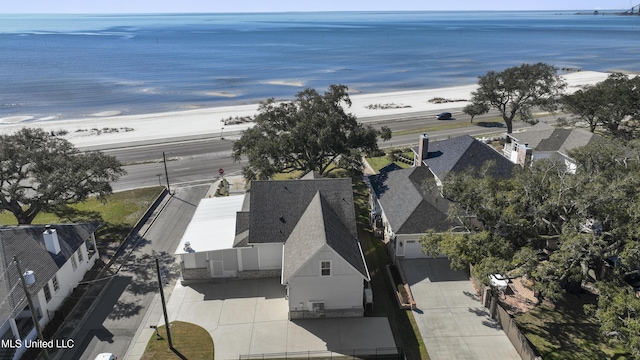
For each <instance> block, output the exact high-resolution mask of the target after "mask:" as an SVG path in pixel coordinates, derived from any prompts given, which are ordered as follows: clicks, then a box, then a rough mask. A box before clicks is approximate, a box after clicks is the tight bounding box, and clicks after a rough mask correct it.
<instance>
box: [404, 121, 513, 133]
mask: <svg viewBox="0 0 640 360" xmlns="http://www.w3.org/2000/svg"><path fill="white" fill-rule="evenodd" d="M481 123H485V124H486V123H499V124H504V121H503V120H502V118H491V119H483V120H482V121H481ZM472 126H480V125H478V122H473V123H472V122H466V121H465V122H454V123H445V124H442V125H433V126H425V127H422V128H415V129H408V130H402V131H394V132H393V135H394V136H400V135H411V134H422V133H430V132H433V131H442V130H451V129H461V128H466V127H472Z"/></svg>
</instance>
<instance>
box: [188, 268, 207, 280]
mask: <svg viewBox="0 0 640 360" xmlns="http://www.w3.org/2000/svg"><path fill="white" fill-rule="evenodd" d="M182 278H183V279H184V280H204V279H210V278H211V273H210V272H209V269H208V268H196V269H184V268H183V269H182Z"/></svg>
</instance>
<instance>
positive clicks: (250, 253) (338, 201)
mask: <svg viewBox="0 0 640 360" xmlns="http://www.w3.org/2000/svg"><path fill="white" fill-rule="evenodd" d="M232 198H235V199H232ZM217 204H220V206H219V214H218V215H216V216H215V219H217V220H216V221H217V222H216V223H215V224H214V223H211V226H207V225H206V223H207V222H208V220H206V219H204V216H201V215H200V214H199V213H201V212H203V211H205V209H206V208H207V207H209V206H210V207H217V206H218V205H217ZM223 204H226V205H224V206H227V205H228V206H229V207H228V209H227V210H223V209H222V208H221V207H222V206H223ZM201 207H202V210H201ZM224 212H226V214H227V215H223V213H224ZM230 213H231V214H233V215H234V216H235V219H233V217H232V216H230V215H229V214H230ZM209 221H210V220H209ZM198 223H200V224H198ZM196 229H208V231H206V230H200V231H197V230H196ZM218 229H221V230H220V231H218ZM230 229H235V231H234V233H235V236H231V233H230ZM187 242H188V243H189V244H188V246H187ZM176 254H177V255H179V256H180V257H181V260H182V261H181V264H182V269H183V277H184V278H185V279H187V280H189V279H194V278H200V279H202V278H212V277H239V278H252V277H273V276H277V277H280V279H281V283H282V285H284V286H286V288H287V297H288V300H289V317H290V318H291V319H299V318H312V317H341V316H363V315H364V304H363V301H364V298H363V296H364V295H363V294H364V284H365V282H368V281H370V278H369V271H368V270H367V266H366V263H365V260H364V255H363V253H362V249H361V247H360V243H359V241H358V237H357V229H356V218H355V210H354V203H353V193H352V189H351V179H350V178H344V179H325V178H321V177H318V176H317V174H315V173H309V174H307V175H306V176H305V177H303V178H302V179H299V180H280V181H253V182H252V183H251V191H250V192H249V193H247V194H246V195H245V196H230V197H228V198H219V199H204V200H202V201H201V204H200V206H199V207H198V209H197V210H196V215H195V216H194V220H192V223H191V224H190V225H189V227H188V228H187V231H186V232H185V235H184V236H183V239H182V240H181V242H180V244H179V246H178V249H177V251H176Z"/></svg>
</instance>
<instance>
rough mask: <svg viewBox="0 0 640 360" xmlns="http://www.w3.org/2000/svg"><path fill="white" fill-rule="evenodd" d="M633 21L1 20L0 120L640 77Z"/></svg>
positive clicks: (522, 16)
mask: <svg viewBox="0 0 640 360" xmlns="http://www.w3.org/2000/svg"><path fill="white" fill-rule="evenodd" d="M639 38H640V16H615V15H606V16H602V15H598V16H594V15H576V14H575V13H573V12H572V13H569V12H565V13H558V12H346V13H340V12H337V13H331V12H327V13H277V14H163V15H157V14H154V15H151V14H150V15H0V54H1V57H0V118H2V117H8V116H18V115H28V116H33V117H34V119H43V118H44V119H50V118H74V117H82V116H86V115H88V114H92V113H97V112H103V111H121V112H123V113H124V114H136V113H146V112H156V111H168V110H178V109H188V108H197V107H210V106H220V105H229V104H243V103H253V102H257V101H260V100H264V99H266V98H270V97H274V98H276V99H291V98H293V96H294V95H295V94H296V93H297V92H299V91H301V90H303V89H304V88H306V87H313V88H316V89H319V90H322V89H326V87H327V86H328V85H330V84H334V83H340V84H345V85H347V86H348V87H349V88H350V89H351V90H352V91H353V92H364V93H371V92H382V91H396V90H410V89H422V88H437V87H444V86H454V85H463V84H472V83H475V82H476V80H477V77H478V76H479V75H483V74H485V73H486V72H487V71H489V70H496V71H500V70H502V69H504V68H506V67H509V66H515V65H519V64H521V63H524V62H529V63H533V62H538V61H542V62H547V63H550V64H553V65H555V66H557V67H559V68H578V69H584V70H597V71H631V72H640V61H638V59H640V46H638V39H639Z"/></svg>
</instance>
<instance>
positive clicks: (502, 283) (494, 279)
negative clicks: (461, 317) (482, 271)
mask: <svg viewBox="0 0 640 360" xmlns="http://www.w3.org/2000/svg"><path fill="white" fill-rule="evenodd" d="M489 282H491V286H493V287H495V288H497V289H498V290H500V291H504V290H506V289H507V286H509V278H507V277H506V276H504V275H502V274H493V275H489Z"/></svg>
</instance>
